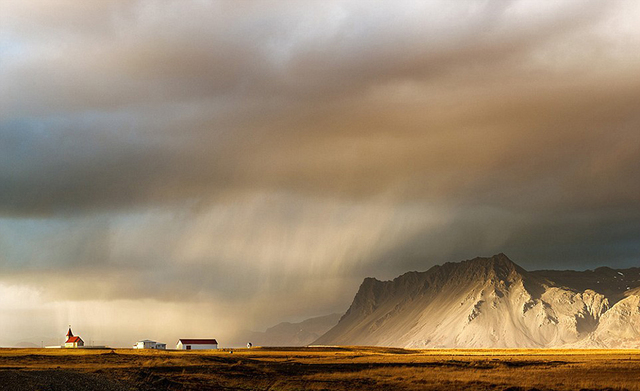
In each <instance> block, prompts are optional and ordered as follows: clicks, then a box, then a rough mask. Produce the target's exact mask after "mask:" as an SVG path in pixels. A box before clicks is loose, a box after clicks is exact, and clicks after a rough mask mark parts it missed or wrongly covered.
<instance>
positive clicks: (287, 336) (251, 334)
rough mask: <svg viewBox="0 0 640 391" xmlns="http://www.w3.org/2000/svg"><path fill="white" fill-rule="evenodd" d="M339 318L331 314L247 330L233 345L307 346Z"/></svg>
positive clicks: (237, 337) (337, 315)
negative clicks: (257, 329)
mask: <svg viewBox="0 0 640 391" xmlns="http://www.w3.org/2000/svg"><path fill="white" fill-rule="evenodd" d="M339 319H340V315H339V314H331V315H325V316H318V317H315V318H310V319H306V320H304V321H302V322H298V323H290V322H282V323H278V324H277V325H275V326H273V327H270V328H268V329H267V330H266V331H264V332H258V331H248V330H247V331H244V332H243V333H242V335H240V336H236V338H235V339H234V341H232V343H231V345H232V346H244V345H245V344H246V343H247V342H251V343H252V344H254V345H255V346H305V345H308V344H310V343H312V342H313V341H315V340H316V339H318V337H320V336H321V335H322V334H324V333H326V332H327V330H329V329H330V328H332V327H333V326H335V325H336V324H337V323H338V320H339Z"/></svg>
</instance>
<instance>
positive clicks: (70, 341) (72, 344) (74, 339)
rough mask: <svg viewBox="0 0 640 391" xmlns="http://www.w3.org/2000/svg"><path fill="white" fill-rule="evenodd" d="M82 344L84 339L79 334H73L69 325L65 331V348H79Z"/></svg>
mask: <svg viewBox="0 0 640 391" xmlns="http://www.w3.org/2000/svg"><path fill="white" fill-rule="evenodd" d="M82 346H84V341H83V340H82V338H80V337H79V336H74V335H73V333H72V332H71V326H69V331H67V342H65V343H64V347H65V348H79V347H82Z"/></svg>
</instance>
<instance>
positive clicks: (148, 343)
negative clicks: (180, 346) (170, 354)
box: [133, 339, 167, 349]
mask: <svg viewBox="0 0 640 391" xmlns="http://www.w3.org/2000/svg"><path fill="white" fill-rule="evenodd" d="M133 348H134V349H166V348H167V344H166V343H161V342H156V341H152V340H150V339H143V340H142V341H138V342H136V344H135V345H133Z"/></svg>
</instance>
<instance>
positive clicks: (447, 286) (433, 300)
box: [315, 254, 640, 348]
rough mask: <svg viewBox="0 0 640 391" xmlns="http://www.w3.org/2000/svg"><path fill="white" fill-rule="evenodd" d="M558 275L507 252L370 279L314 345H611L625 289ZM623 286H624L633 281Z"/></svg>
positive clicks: (419, 346)
mask: <svg viewBox="0 0 640 391" xmlns="http://www.w3.org/2000/svg"><path fill="white" fill-rule="evenodd" d="M610 270H612V269H610ZM614 272H615V273H617V272H616V271H614ZM578 273H579V272H578ZM609 274H610V273H609ZM573 277H576V276H573ZM554 280H561V278H559V276H558V275H556V274H554V273H553V272H550V271H545V272H527V271H526V270H524V269H522V268H521V267H519V266H518V265H516V264H515V263H513V262H512V261H511V260H509V258H507V256H506V255H504V254H498V255H495V256H493V257H490V258H475V259H472V260H469V261H464V262H461V263H446V264H444V265H442V266H434V267H433V268H431V269H429V270H428V271H426V272H410V273H406V274H404V275H402V276H400V277H398V278H396V279H394V280H393V281H378V280H376V279H373V278H367V279H365V280H364V282H363V283H362V285H361V286H360V289H359V291H358V293H357V294H356V296H355V298H354V300H353V303H352V305H351V307H350V308H349V310H348V311H347V312H346V313H345V315H344V316H343V317H342V318H341V319H340V322H339V323H338V324H337V325H336V326H335V327H334V328H332V329H331V330H329V331H328V332H327V333H326V334H325V335H323V336H322V337H320V338H319V339H318V340H317V341H316V342H315V343H317V344H338V345H382V346H403V347H413V348H426V347H448V348H462V347H465V348H466V347H469V348H473V347H477V348H480V347H483V348H499V347H531V348H535V347H551V346H565V345H566V346H568V345H571V344H576V343H579V342H580V341H587V340H590V339H596V340H598V341H602V343H608V342H604V341H605V338H604V335H605V333H604V331H602V330H601V327H599V325H600V324H601V323H602V322H601V318H602V317H604V314H606V313H607V311H608V310H609V308H610V306H611V303H612V301H613V300H618V299H619V298H622V297H624V291H621V290H619V289H618V290H616V289H614V288H611V287H610V286H609V287H608V288H607V289H606V290H602V289H600V292H598V291H596V290H594V289H582V290H580V289H575V287H576V286H580V285H579V284H578V282H577V281H578V280H580V279H579V278H564V279H563V280H562V281H563V283H562V284H560V283H557V282H555V281H554ZM569 282H571V284H569ZM628 283H629V284H632V285H633V283H632V282H628ZM635 284H636V286H637V285H640V283H638V282H637V281H636V282H635ZM596 285H597V284H596ZM622 285H624V289H625V290H626V287H627V286H628V285H627V282H625V284H622ZM580 287H582V286H580ZM596 288H598V287H597V286H596ZM632 296H633V297H637V296H635V295H631V296H629V297H632ZM624 300H626V299H624ZM630 300H631V299H630ZM621 311H622V310H621ZM612 314H613V313H612ZM609 318H611V320H607V322H611V323H615V322H616V321H617V320H616V319H618V318H613V315H609V316H607V317H606V318H605V320H606V319H609ZM628 319H629V321H632V320H633V319H635V318H633V317H631V318H628ZM622 321H625V322H626V321H627V318H625V319H623V320H622ZM597 330H598V332H599V333H600V334H601V335H602V337H600V339H597V338H596V337H595V333H596V331H597ZM600 334H599V335H600ZM616 335H617V334H616ZM607 338H608V339H607V341H611V342H610V343H613V342H612V341H613V339H612V338H610V337H607ZM594 344H595V342H594Z"/></svg>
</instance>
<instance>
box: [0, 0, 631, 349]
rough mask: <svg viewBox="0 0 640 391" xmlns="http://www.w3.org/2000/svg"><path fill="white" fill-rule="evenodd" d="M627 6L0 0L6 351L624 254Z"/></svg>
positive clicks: (616, 262)
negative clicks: (378, 285)
mask: <svg viewBox="0 0 640 391" xmlns="http://www.w3.org/2000/svg"><path fill="white" fill-rule="evenodd" d="M638 20H640V2H636V1H632V0H629V1H607V2H604V1H603V2H595V1H594V2H584V1H554V2H541V1H523V0H520V1H500V2H495V1H473V0H468V1H455V2H452V1H444V0H443V1H435V0H433V1H409V0H400V1H371V0H368V1H331V0H324V1H313V0H309V1H285V0H281V1H268V0H264V1H262V0H260V1H206V0H180V1H178V0H174V1H172V0H166V1H164V0H163V1H143V0H140V1H137V0H96V1H72V0H66V1H64V0H62V1H51V0H0V330H2V332H0V346H13V345H16V344H18V343H21V342H30V343H34V344H37V345H40V344H45V345H48V344H60V343H61V342H63V337H64V334H65V333H66V328H67V326H68V325H69V324H71V325H72V326H73V329H74V332H75V333H76V334H78V335H80V336H82V337H83V338H84V339H85V341H86V342H87V343H93V344H107V345H111V346H131V345H132V344H133V343H134V342H135V341H136V340H139V339H145V338H148V339H155V340H159V341H163V342H167V343H168V344H169V346H171V345H172V344H174V343H175V342H176V341H177V339H178V338H189V337H192V338H193V337H199V338H217V339H218V340H219V341H220V344H221V346H225V341H230V340H231V339H232V338H233V337H234V335H236V333H238V332H239V330H242V329H253V330H264V329H265V328H266V327H269V326H272V325H274V324H276V323H278V322H281V321H300V320H303V319H305V318H308V317H312V316H320V315H325V314H329V313H334V312H338V313H339V312H344V311H346V309H347V308H348V306H349V304H350V303H351V300H352V299H353V296H354V294H355V293H356V291H357V289H358V287H359V285H360V283H361V281H362V279H363V278H365V277H368V276H370V277H376V278H379V279H391V278H394V277H395V276H398V275H400V274H402V273H404V272H407V271H410V270H419V271H421V270H427V269H428V268H430V267H431V266H433V265H436V264H441V263H444V262H448V261H461V260H464V259H469V258H473V257H476V256H490V255H493V254H496V253H500V252H504V253H506V254H507V255H508V256H509V257H510V258H511V259H512V260H513V261H515V262H516V263H518V264H519V265H521V266H523V267H524V268H526V269H529V270H536V269H545V268H546V269H549V268H552V269H579V270H584V269H589V268H595V267H598V266H603V265H606V266H610V267H615V268H624V267H631V266H637V265H638V263H639V261H640V110H639V107H640V25H639V24H638V23H637V21H638Z"/></svg>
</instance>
